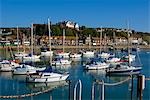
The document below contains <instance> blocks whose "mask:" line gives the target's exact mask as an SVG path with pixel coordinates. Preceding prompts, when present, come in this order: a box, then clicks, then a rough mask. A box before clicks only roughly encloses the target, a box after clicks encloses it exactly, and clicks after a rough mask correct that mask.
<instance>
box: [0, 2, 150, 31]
mask: <svg viewBox="0 0 150 100" xmlns="http://www.w3.org/2000/svg"><path fill="white" fill-rule="evenodd" d="M149 9H150V2H149V0H0V27H16V26H26V27H29V26H30V24H31V23H32V22H33V23H46V22H47V18H48V17H49V18H50V20H51V21H52V23H56V22H59V21H67V20H71V21H74V22H77V23H79V25H85V26H88V27H100V26H103V27H114V28H126V27H127V25H126V22H127V20H129V22H130V28H131V29H134V30H137V31H143V32H150V26H149V23H150V16H149V12H150V10H149Z"/></svg>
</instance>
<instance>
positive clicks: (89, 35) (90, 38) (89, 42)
mask: <svg viewBox="0 0 150 100" xmlns="http://www.w3.org/2000/svg"><path fill="white" fill-rule="evenodd" d="M89 49H91V35H90V34H89Z"/></svg>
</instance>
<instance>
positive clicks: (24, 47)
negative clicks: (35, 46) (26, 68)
mask: <svg viewBox="0 0 150 100" xmlns="http://www.w3.org/2000/svg"><path fill="white" fill-rule="evenodd" d="M24 43H25V34H23V52H24V53H25V44H24Z"/></svg>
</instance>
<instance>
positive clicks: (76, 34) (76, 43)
mask: <svg viewBox="0 0 150 100" xmlns="http://www.w3.org/2000/svg"><path fill="white" fill-rule="evenodd" d="M77 49H78V35H77V33H76V53H77Z"/></svg>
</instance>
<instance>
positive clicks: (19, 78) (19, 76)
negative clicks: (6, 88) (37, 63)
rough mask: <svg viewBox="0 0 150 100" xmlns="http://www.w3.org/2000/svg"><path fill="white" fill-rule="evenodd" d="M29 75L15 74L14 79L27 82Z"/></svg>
mask: <svg viewBox="0 0 150 100" xmlns="http://www.w3.org/2000/svg"><path fill="white" fill-rule="evenodd" d="M26 77H27V75H13V79H14V80H17V81H20V82H26Z"/></svg>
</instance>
